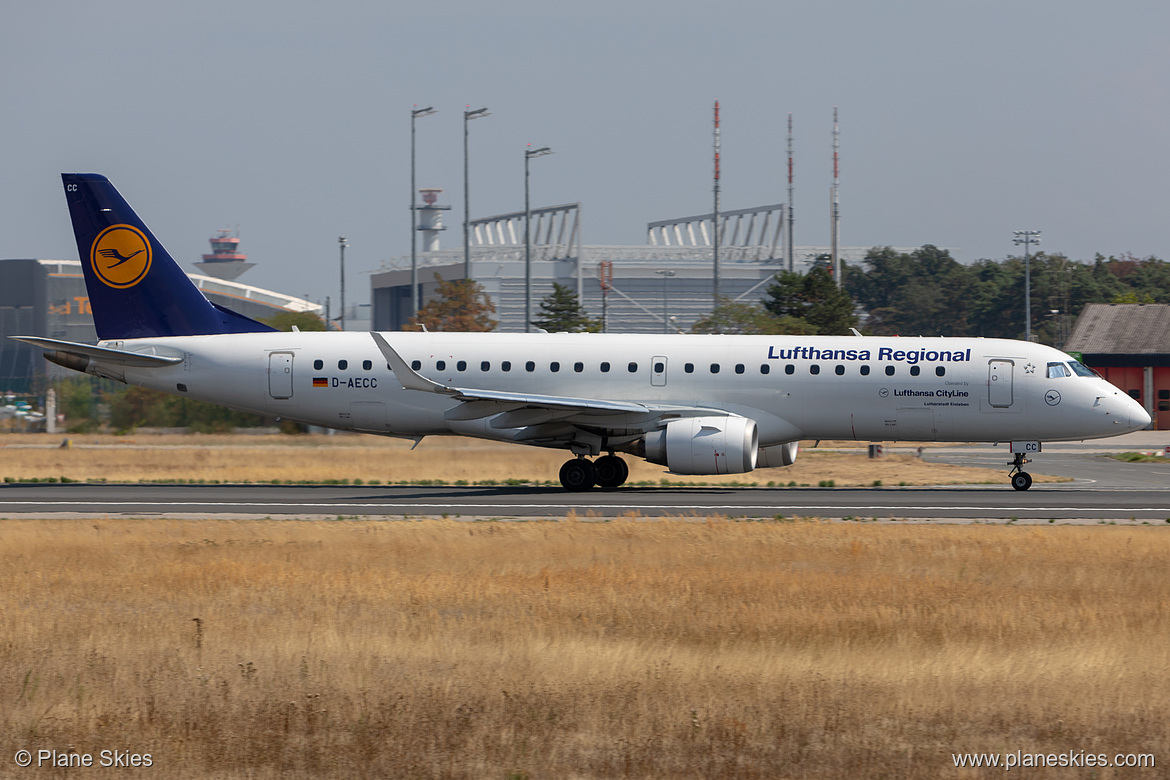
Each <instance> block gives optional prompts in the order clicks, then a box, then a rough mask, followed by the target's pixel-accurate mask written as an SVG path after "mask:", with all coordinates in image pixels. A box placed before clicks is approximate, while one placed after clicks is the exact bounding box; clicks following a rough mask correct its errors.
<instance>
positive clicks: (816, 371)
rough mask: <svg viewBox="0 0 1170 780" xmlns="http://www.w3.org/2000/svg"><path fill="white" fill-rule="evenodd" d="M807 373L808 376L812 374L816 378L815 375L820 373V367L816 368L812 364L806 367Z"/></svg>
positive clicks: (814, 364)
mask: <svg viewBox="0 0 1170 780" xmlns="http://www.w3.org/2000/svg"><path fill="white" fill-rule="evenodd" d="M808 372H809V373H810V374H812V375H813V376H816V375H817V374H819V373H821V367H820V366H818V365H817V364H816V363H813V364H812V365H811V366H809V367H808Z"/></svg>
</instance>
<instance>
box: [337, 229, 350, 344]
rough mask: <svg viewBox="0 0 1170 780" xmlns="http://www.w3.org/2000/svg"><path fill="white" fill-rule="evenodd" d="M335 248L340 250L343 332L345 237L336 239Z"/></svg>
mask: <svg viewBox="0 0 1170 780" xmlns="http://www.w3.org/2000/svg"><path fill="white" fill-rule="evenodd" d="M337 246H338V249H340V250H341V329H342V330H345V248H346V247H347V246H349V242H348V241H346V240H345V236H338V237H337Z"/></svg>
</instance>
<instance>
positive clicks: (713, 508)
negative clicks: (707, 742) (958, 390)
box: [0, 433, 1170, 525]
mask: <svg viewBox="0 0 1170 780" xmlns="http://www.w3.org/2000/svg"><path fill="white" fill-rule="evenodd" d="M1151 435H1152V434H1151V433H1146V434H1145V439H1150V441H1146V440H1145V439H1138V440H1134V441H1130V442H1117V441H1115V440H1111V441H1110V442H1109V443H1108V445H1105V446H1101V445H1094V444H1092V443H1090V444H1059V445H1047V446H1046V451H1045V452H1044V453H1042V454H1041V455H1040V456H1039V457H1037V459H1036V461H1035V462H1034V463H1033V464H1030V465H1029V466H1028V469H1029V470H1030V471H1032V472H1033V473H1037V474H1058V475H1063V476H1069V477H1072V478H1073V479H1074V481H1072V482H1063V483H1046V484H1045V483H1037V484H1035V485H1034V486H1033V487H1032V489H1031V490H1028V491H1026V492H1019V491H1015V490H1012V489H1011V488H1010V487H1009V486H1008V484H1007V467H1006V465H1005V463H1006V461H1007V460H1009V459H1010V455H1008V454H1007V453H1006V450H995V449H994V448H989V447H986V446H981V447H974V446H955V447H939V448H933V449H927V450H924V453H923V457H924V459H926V460H927V461H936V462H947V463H958V464H964V465H978V466H983V467H990V468H1002V469H1003V473H1004V481H1003V482H1002V483H1000V484H995V485H970V486H958V487H955V486H948V487H865V488H828V489H825V488H787V487H779V488H766V487H754V488H726V487H685V488H684V487H627V488H620V489H617V490H593V491H589V492H587V493H567V492H565V491H563V490H561V489H560V488H553V487H523V486H521V487H511V486H509V487H455V486H427V487H407V486H368V485H366V486H336V485H330V486H302V485H297V486H288V485H143V484H122V485H119V484H82V483H70V484H45V483H15V484H4V485H0V516H3V517H12V516H61V515H72V516H77V515H84V516H111V517H113V516H119V517H160V516H182V517H210V516H216V517H233V516H234V517H266V516H271V517H284V518H302V517H339V516H340V517H345V518H350V517H354V516H358V517H376V518H384V519H403V518H417V517H423V516H426V517H434V516H445V517H452V518H459V519H483V518H498V519H544V518H563V517H565V516H566V515H569V514H570V513H572V514H575V515H576V516H578V517H581V518H614V517H623V516H626V517H635V518H636V517H646V518H653V517H704V516H708V515H724V516H728V517H736V518H777V517H783V518H793V517H824V518H836V519H856V520H874V519H876V520H924V519H932V520H933V519H938V520H947V521H950V522H975V521H980V520H988V521H1009V522H1010V521H1014V522H1021V523H1023V522H1031V523H1036V522H1042V523H1047V522H1049V521H1053V522H1057V521H1059V522H1078V523H1096V522H1119V523H1120V522H1125V523H1139V524H1140V523H1150V524H1151V525H1152V524H1167V523H1170V462H1167V463H1166V464H1162V463H1122V462H1119V461H1116V460H1112V459H1109V458H1105V457H1103V455H1102V453H1103V452H1107V451H1111V452H1117V451H1122V450H1126V449H1142V448H1143V446H1144V447H1145V448H1146V449H1149V445H1151V444H1153V445H1158V444H1159V443H1160V442H1161V440H1162V438H1163V436H1162V435H1158V436H1157V440H1156V441H1155V440H1154V439H1152V438H1151ZM1134 436H1138V434H1135V435H1134ZM1122 438H1124V437H1122Z"/></svg>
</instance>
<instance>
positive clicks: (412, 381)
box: [370, 331, 455, 395]
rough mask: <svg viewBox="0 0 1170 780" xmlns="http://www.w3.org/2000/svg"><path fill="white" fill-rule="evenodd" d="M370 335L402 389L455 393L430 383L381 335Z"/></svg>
mask: <svg viewBox="0 0 1170 780" xmlns="http://www.w3.org/2000/svg"><path fill="white" fill-rule="evenodd" d="M370 335H371V336H372V337H373V338H374V343H375V344H377V345H378V349H380V350H381V351H382V355H383V357H385V358H386V362H387V363H389V364H390V370H391V371H393V372H394V376H395V377H396V378H397V379H398V381H399V383H401V385H402V386H403V387H404V388H406V389H407V390H423V391H425V392H428V393H443V394H445V395H454V394H455V391H454V390H452V389H451V388H449V387H446V386H444V385H441V384H439V383H438V382H432V381H431V380H429V379H427V378H426V377H425V376H423V375H422V374H420V373H418V372H417V371H415V370H414V369H413V368H411V367H410V366H409V365H408V364H407V362H406V361H405V360H403V359H402V356H401V355H399V354H398V353H397V352H395V351H394V347H392V346H390V343H389V342H387V341H386V339H384V338H382V334H380V333H375V332H374V331H370Z"/></svg>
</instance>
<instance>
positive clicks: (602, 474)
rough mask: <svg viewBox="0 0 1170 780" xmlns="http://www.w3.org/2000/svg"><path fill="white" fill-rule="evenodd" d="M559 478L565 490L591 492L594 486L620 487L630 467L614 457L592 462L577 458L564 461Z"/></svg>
mask: <svg viewBox="0 0 1170 780" xmlns="http://www.w3.org/2000/svg"><path fill="white" fill-rule="evenodd" d="M560 476H561V485H562V486H564V488H565V490H568V491H570V492H572V493H582V492H584V491H586V490H591V489H592V488H593V486H594V485H598V486H599V487H603V488H615V487H620V486H621V485H622V484H623V483H624V482H625V481H626V479H627V478H628V477H629V476H630V467H629V466H627V465H626V462H625V461H624V460H622V459H621V458H619V457H617V456H616V455H602V456H601V457H600V458H598V459H597V460H596V461H593V462H590V461H588V460H586V459H585V458H584V457H578V458H573V459H572V460H568V461H565V465H563V466H561V474H560Z"/></svg>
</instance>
